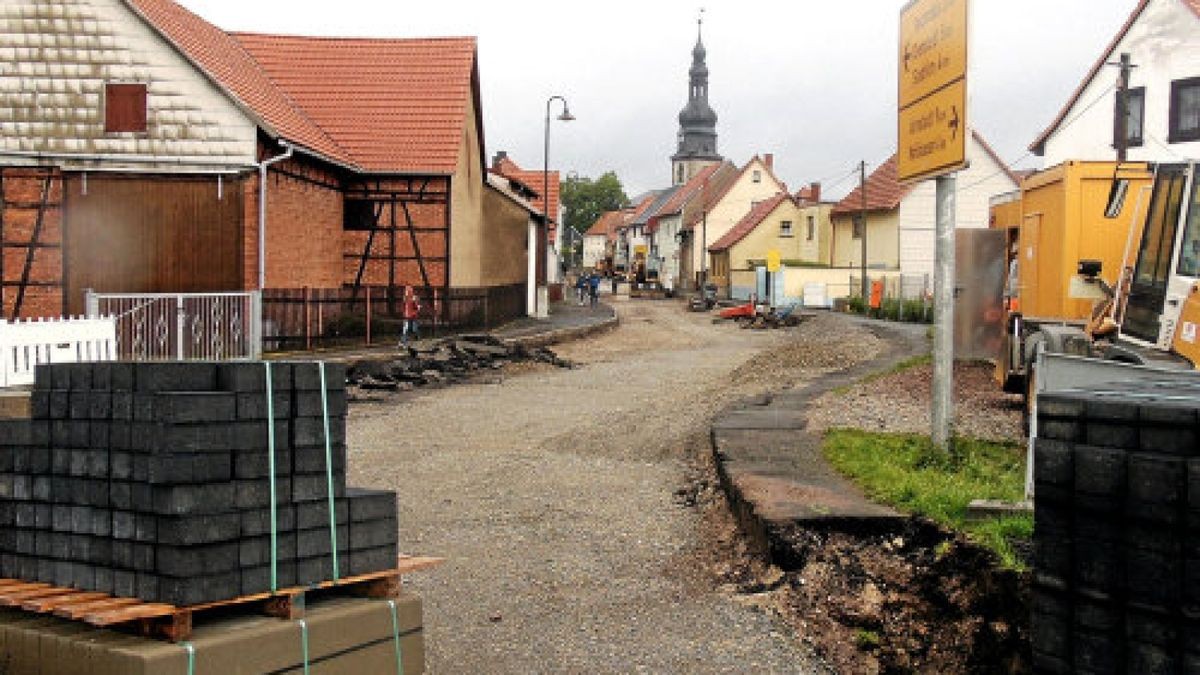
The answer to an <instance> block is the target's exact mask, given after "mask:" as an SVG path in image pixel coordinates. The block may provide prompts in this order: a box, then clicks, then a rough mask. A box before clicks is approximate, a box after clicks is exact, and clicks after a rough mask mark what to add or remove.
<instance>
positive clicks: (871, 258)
mask: <svg viewBox="0 0 1200 675" xmlns="http://www.w3.org/2000/svg"><path fill="white" fill-rule="evenodd" d="M899 226H900V215H899V212H898V211H894V210H893V211H873V212H870V213H868V214H867V267H874V268H880V269H889V270H894V269H899V267H900V248H899V239H898V236H899V234H898V232H899V229H898V228H899ZM853 227H854V226H853V221H852V219H851V217H850V216H849V215H844V216H834V217H833V253H832V256H831V261H830V262H831V264H832V265H833V266H834V267H858V266H859V265H860V264H861V263H862V242H861V241H860V240H858V239H855V238H854V236H853V233H854V230H853Z"/></svg>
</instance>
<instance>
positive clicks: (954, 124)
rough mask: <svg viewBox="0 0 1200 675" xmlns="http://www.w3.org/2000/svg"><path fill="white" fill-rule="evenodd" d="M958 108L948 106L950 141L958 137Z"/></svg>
mask: <svg viewBox="0 0 1200 675" xmlns="http://www.w3.org/2000/svg"><path fill="white" fill-rule="evenodd" d="M958 121H959V120H958V106H956V105H955V106H950V139H951V140H954V139H955V138H957V137H958Z"/></svg>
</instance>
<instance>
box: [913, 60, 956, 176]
mask: <svg viewBox="0 0 1200 675" xmlns="http://www.w3.org/2000/svg"><path fill="white" fill-rule="evenodd" d="M966 136H967V82H966V80H965V79H960V80H959V81H957V82H955V83H953V84H951V85H950V86H948V87H946V88H944V89H942V90H940V91H938V92H937V93H935V94H933V95H931V96H927V97H926V98H924V99H921V100H920V101H919V102H917V103H914V104H913V105H910V106H908V107H907V108H904V109H902V110H901V111H900V146H899V147H898V148H897V153H898V154H897V168H898V173H899V177H900V180H901V181H913V180H921V179H925V178H931V177H933V176H937V175H939V174H943V173H947V172H950V171H957V170H958V169H961V168H963V166H965V165H966V153H967V142H966Z"/></svg>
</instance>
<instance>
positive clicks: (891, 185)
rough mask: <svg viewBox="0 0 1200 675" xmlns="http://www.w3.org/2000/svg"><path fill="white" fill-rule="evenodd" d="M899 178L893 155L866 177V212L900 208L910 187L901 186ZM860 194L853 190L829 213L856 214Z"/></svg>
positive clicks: (860, 199)
mask: <svg viewBox="0 0 1200 675" xmlns="http://www.w3.org/2000/svg"><path fill="white" fill-rule="evenodd" d="M899 176H900V174H899V172H898V170H897V168H896V155H894V154H893V155H892V156H891V157H889V158H888V160H887V161H886V162H884V163H883V164H880V165H879V168H877V169H875V170H874V171H872V172H871V175H870V176H867V185H866V188H867V210H868V211H891V210H892V209H895V208H896V207H898V206H900V200H901V199H904V196H905V195H907V194H908V193H909V191H911V190H912V187H911V186H904V185H901V184H900V180H899ZM861 194H862V192H861V190H860V188H857V187H856V188H854V190H853V191H851V192H850V194H848V195H846V197H845V198H844V199H842V201H840V202H838V203H837V204H835V205H834V206H833V210H832V211H831V213H832V214H833V215H835V216H837V215H843V214H847V213H858V211H859V209H861V208H862V197H861V196H860V195H861Z"/></svg>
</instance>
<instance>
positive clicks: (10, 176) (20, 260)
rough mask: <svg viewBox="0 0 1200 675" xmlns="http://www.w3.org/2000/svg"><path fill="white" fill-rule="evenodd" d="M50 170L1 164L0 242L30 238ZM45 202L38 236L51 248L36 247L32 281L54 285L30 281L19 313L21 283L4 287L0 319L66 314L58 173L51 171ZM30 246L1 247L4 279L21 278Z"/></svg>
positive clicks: (0, 292)
mask: <svg viewBox="0 0 1200 675" xmlns="http://www.w3.org/2000/svg"><path fill="white" fill-rule="evenodd" d="M46 175H47V173H46V171H44V170H38V169H22V168H13V167H0V200H2V204H0V241H3V242H4V243H6V244H14V243H17V244H23V243H28V242H29V241H30V238H31V237H32V235H33V230H34V226H35V224H36V221H37V216H38V207H37V205H38V203H39V202H40V201H41V199H42V186H43V183H44V180H45V177H46ZM47 204H48V208H47V209H46V210H45V212H44V215H43V217H42V230H41V234H40V235H39V237H38V240H39V241H40V242H42V243H44V244H51V245H52V247H49V248H35V249H33V264H32V266H31V267H30V275H29V280H30V281H32V282H45V283H52V284H54V285H53V286H32V285H31V286H27V287H26V288H25V294H24V299H23V300H22V304H21V308H20V315H19V316H17V317H14V309H15V304H16V299H17V294H18V288H17V287H16V286H10V285H4V286H0V319H11V318H22V319H27V318H31V317H56V316H60V315H61V314H62V311H63V296H62V285H61V284H62V260H63V258H62V248H61V244H62V206H61V205H62V175H61V174H60V173H58V172H54V173H53V174H51V184H50V192H49V199H48V200H47ZM29 250H30V249H28V248H26V247H24V246H21V247H16V248H13V247H10V246H5V247H4V248H2V249H0V254H2V255H3V256H4V260H3V275H2V280H3V281H4V282H9V283H15V282H19V281H20V280H21V277H22V274H23V272H24V269H25V261H26V256H27V255H28V253H29Z"/></svg>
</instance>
